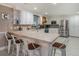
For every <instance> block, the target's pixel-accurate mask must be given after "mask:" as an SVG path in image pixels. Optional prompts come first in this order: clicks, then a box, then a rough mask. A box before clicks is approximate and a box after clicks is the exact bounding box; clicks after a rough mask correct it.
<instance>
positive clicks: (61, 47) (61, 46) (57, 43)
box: [52, 42, 66, 56]
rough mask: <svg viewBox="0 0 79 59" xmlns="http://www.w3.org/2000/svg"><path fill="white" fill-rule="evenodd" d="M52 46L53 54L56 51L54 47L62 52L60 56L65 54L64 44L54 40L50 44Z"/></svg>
mask: <svg viewBox="0 0 79 59" xmlns="http://www.w3.org/2000/svg"><path fill="white" fill-rule="evenodd" d="M52 47H53V48H54V56H55V53H56V49H60V50H61V53H62V56H66V51H65V48H66V45H65V44H63V43H59V42H55V43H54V44H53V45H52Z"/></svg>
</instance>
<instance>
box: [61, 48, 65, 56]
mask: <svg viewBox="0 0 79 59" xmlns="http://www.w3.org/2000/svg"><path fill="white" fill-rule="evenodd" d="M61 53H62V56H66V48H64V49H61Z"/></svg>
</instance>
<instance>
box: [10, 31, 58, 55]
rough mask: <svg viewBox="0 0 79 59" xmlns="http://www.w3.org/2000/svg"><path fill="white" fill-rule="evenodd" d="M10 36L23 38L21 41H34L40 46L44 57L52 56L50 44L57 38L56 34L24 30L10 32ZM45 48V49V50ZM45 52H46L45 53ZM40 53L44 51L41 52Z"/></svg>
mask: <svg viewBox="0 0 79 59" xmlns="http://www.w3.org/2000/svg"><path fill="white" fill-rule="evenodd" d="M10 32H11V33H12V34H14V35H15V36H17V37H19V38H25V39H23V41H26V40H27V39H28V40H34V41H36V43H39V44H41V46H42V49H41V54H42V55H43V56H44V55H46V56H47V55H49V56H51V55H52V44H53V42H54V41H55V40H56V39H57V38H58V37H59V34H58V33H54V32H53V33H45V32H42V31H36V30H34V31H33V30H26V31H10ZM45 47H46V48H45ZM45 50H46V51H45ZM42 51H45V53H44V52H42Z"/></svg>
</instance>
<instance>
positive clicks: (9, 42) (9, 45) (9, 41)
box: [8, 40, 11, 54]
mask: <svg viewBox="0 0 79 59" xmlns="http://www.w3.org/2000/svg"><path fill="white" fill-rule="evenodd" d="M10 48H11V40H8V54H9V53H10Z"/></svg>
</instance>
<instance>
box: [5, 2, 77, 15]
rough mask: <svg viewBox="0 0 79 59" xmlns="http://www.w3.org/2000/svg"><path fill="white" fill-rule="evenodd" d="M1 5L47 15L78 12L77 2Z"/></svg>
mask: <svg viewBox="0 0 79 59" xmlns="http://www.w3.org/2000/svg"><path fill="white" fill-rule="evenodd" d="M3 5H7V6H10V7H13V8H16V9H19V10H25V11H30V12H32V13H35V14H41V15H47V16H52V15H73V14H77V12H79V3H57V4H53V3H6V4H3ZM34 8H37V9H36V10H34ZM45 13H46V14H45Z"/></svg>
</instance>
